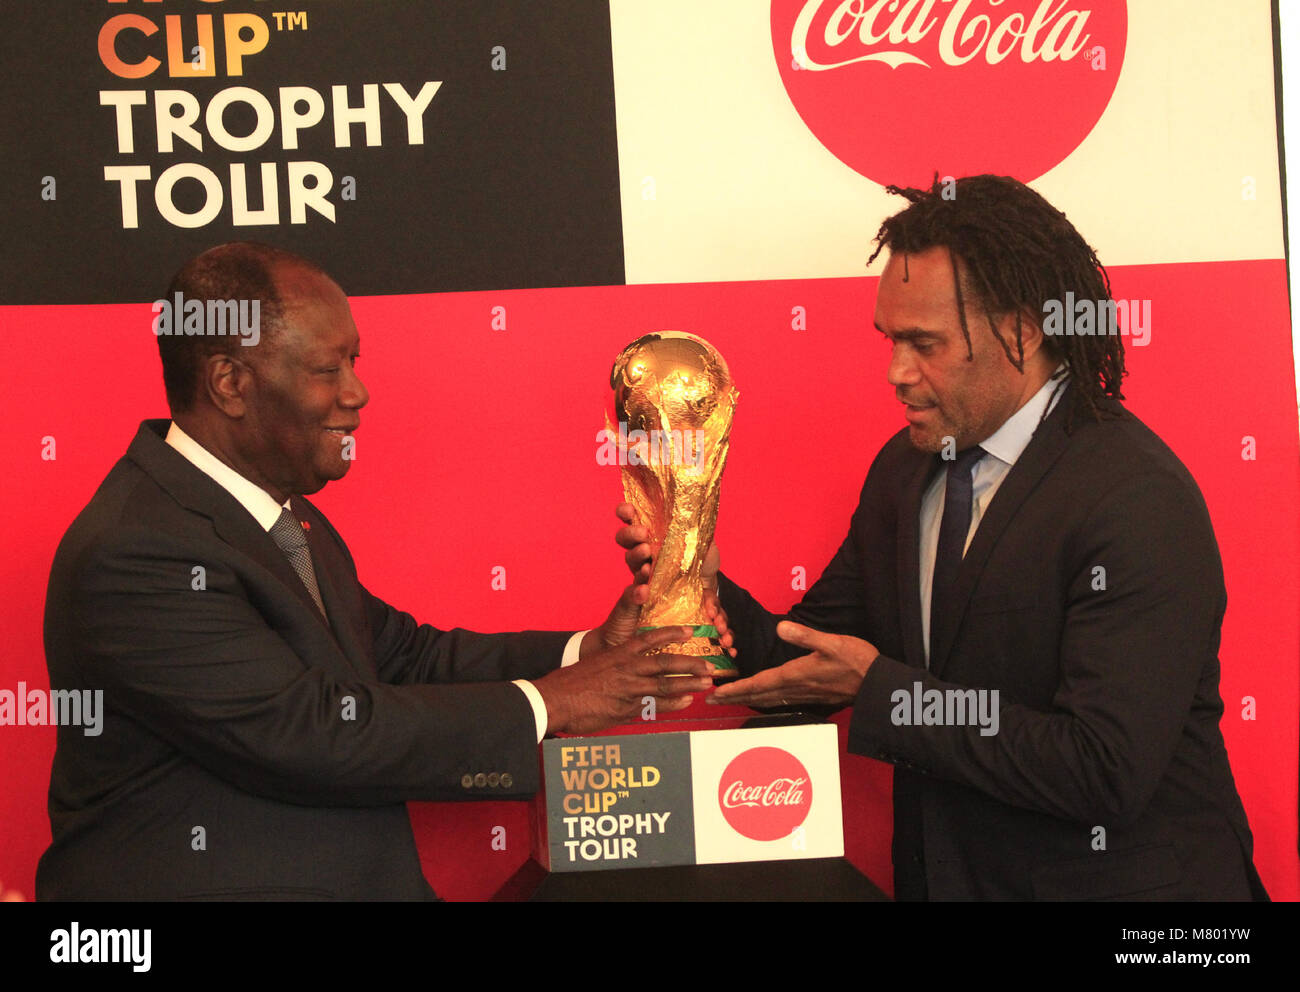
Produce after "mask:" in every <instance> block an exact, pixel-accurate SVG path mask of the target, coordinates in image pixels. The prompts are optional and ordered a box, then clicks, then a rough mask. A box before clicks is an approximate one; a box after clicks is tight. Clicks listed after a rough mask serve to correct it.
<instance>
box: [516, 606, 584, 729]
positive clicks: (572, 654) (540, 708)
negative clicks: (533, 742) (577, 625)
mask: <svg viewBox="0 0 1300 992" xmlns="http://www.w3.org/2000/svg"><path fill="white" fill-rule="evenodd" d="M590 633H591V631H590V630H580V631H578V632H577V633H576V634H574V635H573V636H572V637H570V638H569V642H568V643H567V644H565V645H564V654H563V655H562V656H561V657H560V667H561V668H568V667H569V666H570V665H576V664H577V663H578V653H579V652H580V651H581V650H582V639H583V638H584V637H586V636H587V635H588V634H590ZM512 684H513V685H517V686H519V690H520V691H521V692H522V693H523V694H524V695H525V696H526V697H528V705H529V706H531V707H532V708H533V722H534V723H535V724H536V726H537V743H538V744H540V743H541V742H542V738H543V737H545V736H546V727H547V722H548V720H547V713H546V703H544V702H543V701H542V694H541V693H540V692H538V691H537V686H535V685H533V684H532V683H531V682H529V681H528V680H527V679H515V681H514V682H513V683H512Z"/></svg>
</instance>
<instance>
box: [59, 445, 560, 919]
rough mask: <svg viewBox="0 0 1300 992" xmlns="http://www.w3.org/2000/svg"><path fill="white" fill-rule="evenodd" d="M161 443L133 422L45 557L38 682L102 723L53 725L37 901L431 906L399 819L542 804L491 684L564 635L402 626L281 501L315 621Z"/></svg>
mask: <svg viewBox="0 0 1300 992" xmlns="http://www.w3.org/2000/svg"><path fill="white" fill-rule="evenodd" d="M167 426H168V422H167V421H165V420H159V421H146V422H145V423H144V424H142V425H141V427H140V431H139V433H138V434H137V436H136V438H135V441H134V442H133V443H132V444H131V447H130V449H129V450H128V452H127V454H126V456H125V457H124V458H122V459H121V460H120V461H119V462H118V463H117V464H116V465H115V466H114V468H113V470H112V471H111V472H110V473H109V475H108V477H107V478H106V479H105V480H104V482H103V484H102V485H101V486H100V487H99V490H98V492H96V494H95V496H94V498H93V499H92V500H91V501H90V504H89V505H88V506H87V507H86V508H85V510H83V511H82V513H81V514H80V515H79V516H78V517H77V519H76V521H75V522H74V523H73V524H72V526H71V528H69V530H68V532H67V534H66V535H65V536H64V538H63V541H62V542H61V543H60V545H59V550H58V553H57V554H56V556H55V559H54V566H53V570H52V572H51V575H50V585H49V592H48V596H47V599H46V611H45V650H46V661H47V663H48V666H49V672H50V683H51V686H52V687H53V688H68V689H92V690H94V689H102V690H103V692H104V696H103V702H104V713H105V719H104V724H103V730H102V734H101V735H100V736H97V737H87V736H85V735H84V734H83V732H82V730H81V728H78V727H60V728H59V731H58V747H57V751H56V753H55V757H54V768H53V773H52V775H51V781H50V799H49V811H50V824H51V829H52V832H53V842H52V843H51V845H50V848H49V850H47V851H46V852H45V854H44V856H43V857H42V858H41V861H40V864H39V866H38V868H37V874H36V894H37V897H38V898H40V899H139V898H144V899H281V898H288V899H312V898H320V899H330V898H333V899H423V898H428V897H430V896H431V895H432V890H431V889H430V888H429V886H428V884H427V883H426V882H425V880H424V877H423V875H422V873H421V871H420V862H419V858H418V857H417V854H416V848H415V842H414V838H413V836H412V833H411V827H410V821H409V818H408V816H407V813H406V808H405V806H404V805H403V804H404V802H405V801H406V800H446V799H498V798H506V797H512V796H525V795H528V794H530V793H532V792H534V791H535V790H536V789H537V786H538V766H537V735H536V728H535V724H534V719H533V712H532V709H531V708H530V707H529V705H528V701H527V699H526V698H525V696H524V695H523V693H522V692H520V690H519V689H518V688H517V687H515V686H512V685H509V684H508V683H507V682H502V681H501V680H508V679H513V678H536V677H538V676H541V675H543V674H545V673H546V672H547V671H549V670H551V669H553V668H555V667H557V666H558V665H559V662H560V657H561V653H562V651H563V648H564V644H565V641H566V640H567V638H568V636H569V635H568V634H563V633H539V632H526V633H520V634H475V633H470V632H467V631H463V630H452V631H439V630H435V629H433V628H432V627H429V626H421V625H417V624H416V622H415V621H414V620H413V619H412V618H411V617H410V616H409V615H408V614H406V613H402V612H399V611H398V610H395V609H393V608H392V607H390V606H388V605H387V604H385V603H383V602H381V601H380V600H378V599H377V598H375V597H374V596H372V595H370V593H368V592H367V591H366V590H365V588H363V587H362V585H361V583H360V582H359V581H358V580H357V575H356V569H355V567H354V565H353V562H352V558H351V556H350V555H349V554H348V550H347V547H346V545H344V543H343V540H342V539H341V538H340V537H339V535H338V533H337V532H336V531H335V530H334V528H333V527H331V526H330V524H329V522H328V521H327V520H326V519H325V518H324V517H323V516H322V515H321V514H320V513H319V512H318V511H317V510H316V509H315V508H314V507H312V505H311V504H310V503H308V502H307V501H306V500H305V499H301V498H299V497H296V496H295V497H294V498H293V507H294V510H295V512H296V513H297V515H298V516H299V517H300V518H301V519H302V520H305V521H307V522H308V523H309V524H310V526H311V530H310V533H309V536H308V540H309V544H310V548H311V552H312V556H313V559H314V564H315V569H316V574H317V576H318V580H319V585H320V592H321V596H322V599H323V600H324V603H325V607H326V610H327V612H328V614H329V617H330V621H329V622H328V623H327V622H326V620H325V618H324V617H322V616H321V614H320V612H319V611H318V610H317V609H316V607H315V605H314V604H313V602H312V600H311V597H310V594H309V593H308V592H307V590H306V587H305V586H304V585H303V584H302V581H301V580H300V579H299V578H298V576H297V574H296V573H295V572H294V571H293V568H292V566H291V565H290V564H289V561H288V559H287V558H286V557H285V555H284V553H283V552H282V551H281V550H280V549H279V548H278V547H277V546H276V544H275V542H274V541H273V540H272V539H271V537H270V536H269V535H268V534H267V533H266V532H265V531H263V530H262V528H261V527H260V526H259V525H258V524H257V522H256V521H255V520H254V519H253V517H252V516H251V515H250V514H249V513H248V512H247V511H246V510H245V509H244V508H243V507H242V506H241V505H240V504H239V502H238V501H237V500H235V498H234V497H232V496H231V495H230V494H229V493H228V492H227V491H226V490H225V489H223V488H221V487H220V486H218V485H217V484H216V483H215V482H213V481H212V480H211V479H210V478H209V477H208V476H207V475H205V474H203V473H202V472H200V471H199V470H198V469H197V468H195V467H194V466H193V465H192V464H191V463H190V462H189V461H187V460H186V459H185V458H184V457H183V456H182V455H180V454H179V453H178V452H177V451H175V450H174V449H172V448H171V447H169V446H168V445H167V444H166V443H165V442H164V441H163V436H164V435H165V433H166V429H167ZM200 569H201V571H199V570H200ZM200 579H201V580H202V581H200ZM435 683H436V684H435ZM448 683H455V684H448ZM199 828H201V830H200V829H199Z"/></svg>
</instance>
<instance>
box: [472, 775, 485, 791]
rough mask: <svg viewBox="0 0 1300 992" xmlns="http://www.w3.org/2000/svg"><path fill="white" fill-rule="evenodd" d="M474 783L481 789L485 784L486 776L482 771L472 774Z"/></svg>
mask: <svg viewBox="0 0 1300 992" xmlns="http://www.w3.org/2000/svg"><path fill="white" fill-rule="evenodd" d="M474 784H475V785H477V786H478V787H479V788H480V789H482V788H483V787H484V786H486V785H487V776H486V775H484V774H483V773H482V772H479V773H478V774H477V775H475V776H474Z"/></svg>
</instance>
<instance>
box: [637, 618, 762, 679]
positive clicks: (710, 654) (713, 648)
mask: <svg viewBox="0 0 1300 992" xmlns="http://www.w3.org/2000/svg"><path fill="white" fill-rule="evenodd" d="M669 626H673V625H672V624H663V625H661V626H651V627H638V628H637V633H638V634H643V633H645V632H646V631H647V630H662V629H663V627H669ZM646 653H647V654H684V655H689V656H690V657H692V658H703V659H704V660H705V661H707V662H709V663H710V664H711V665H713V667H714V669H716V671H714V673H713V677H714V679H734V678H735V677H736V676H737V675H739V674H740V672H739V671H738V670H737V669H736V663H735V662H734V661H732V660H731V656H730V655H729V654H727V652H726V651H724V650H723V649H722V645H721V644H720V643H719V642H718V629H717V628H716V627H714V626H713V624H711V623H700V624H696V625H695V627H694V629H693V630H692V631H691V638H690V640H688V641H682V642H681V643H679V644H669V645H668V646H667V647H663V648H658V649H656V650H654V651H648V652H646Z"/></svg>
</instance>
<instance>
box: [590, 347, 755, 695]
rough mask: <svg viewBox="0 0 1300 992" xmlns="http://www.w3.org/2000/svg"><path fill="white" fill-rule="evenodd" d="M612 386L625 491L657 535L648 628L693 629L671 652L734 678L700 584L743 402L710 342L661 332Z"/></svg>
mask: <svg viewBox="0 0 1300 992" xmlns="http://www.w3.org/2000/svg"><path fill="white" fill-rule="evenodd" d="M610 386H611V387H613V390H614V411H615V414H616V415H617V417H618V425H617V428H616V430H617V436H618V439H619V450H620V457H619V464H620V465H621V466H622V475H623V493H624V496H625V498H626V499H627V501H628V502H629V503H631V504H632V505H633V506H634V507H635V508H636V512H637V517H638V519H639V522H640V523H641V525H642V526H643V527H645V528H647V529H648V530H649V532H650V538H649V543H650V548H651V551H652V553H653V555H654V575H653V576H652V578H651V580H650V595H649V599H648V600H647V601H646V603H645V605H644V606H643V607H642V608H641V625H642V629H649V628H654V627H665V626H670V625H679V624H680V625H684V626H691V627H694V628H695V631H694V636H693V637H692V638H691V639H690V640H689V641H686V642H685V643H681V644H671V645H668V646H667V647H666V648H664V649H663V650H665V651H671V652H672V653H674V654H688V655H693V656H702V657H705V658H707V659H708V660H709V661H710V662H712V663H713V665H714V666H715V668H716V669H718V671H717V672H716V673H715V674H716V675H717V676H718V677H724V676H734V675H735V674H736V668H735V665H734V664H733V663H732V661H731V659H730V658H729V657H728V656H727V654H726V652H725V651H724V650H723V649H722V647H721V645H720V644H719V643H718V637H717V630H716V629H715V628H714V627H713V625H712V624H710V623H708V621H707V619H706V618H705V616H704V609H703V606H702V599H703V595H704V586H703V581H702V578H701V571H702V568H703V565H704V557H705V555H706V554H707V553H708V550H709V547H710V545H711V544H712V543H713V528H714V525H715V523H716V522H717V519H718V497H719V494H720V490H721V485H722V469H723V466H724V465H725V464H726V461H727V446H728V438H729V436H730V434H731V420H732V415H733V414H734V412H735V408H736V397H737V395H738V394H737V392H736V388H735V386H733V385H732V382H731V373H730V372H729V371H728V370H727V363H726V362H725V361H723V358H722V355H721V354H719V353H718V350H717V349H716V348H714V347H713V345H711V344H709V342H707V341H705V340H704V339H703V338H699V337H696V336H695V335H693V334H686V333H684V332H681V331H659V332H656V333H654V334H646V335H644V336H642V337H640V338H637V339H636V340H635V341H633V342H632V343H631V344H629V345H628V346H627V347H626V348H624V349H623V351H622V352H621V353H620V354H619V356H618V358H617V359H615V361H614V368H613V371H612V372H611V374H610ZM609 429H610V431H611V432H613V431H615V428H614V427H613V426H611V427H610V428H609ZM623 453H625V454H626V458H624V455H623Z"/></svg>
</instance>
